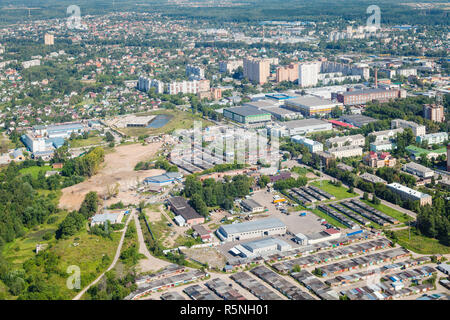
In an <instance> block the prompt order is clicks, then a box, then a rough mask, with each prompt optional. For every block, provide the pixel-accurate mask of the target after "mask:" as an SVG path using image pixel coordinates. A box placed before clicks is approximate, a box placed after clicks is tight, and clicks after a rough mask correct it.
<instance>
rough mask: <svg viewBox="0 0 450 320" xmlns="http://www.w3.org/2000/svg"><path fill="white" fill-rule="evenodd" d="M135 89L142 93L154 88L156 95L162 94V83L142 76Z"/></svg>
mask: <svg viewBox="0 0 450 320" xmlns="http://www.w3.org/2000/svg"><path fill="white" fill-rule="evenodd" d="M137 88H138V90H140V91H144V92H148V91H150V89H151V88H155V92H156V93H164V83H163V82H162V81H159V80H156V79H150V78H147V77H143V76H140V77H139V80H138V84H137Z"/></svg>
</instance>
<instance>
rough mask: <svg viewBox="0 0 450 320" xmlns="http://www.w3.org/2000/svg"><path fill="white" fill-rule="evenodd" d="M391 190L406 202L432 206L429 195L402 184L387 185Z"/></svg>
mask: <svg viewBox="0 0 450 320" xmlns="http://www.w3.org/2000/svg"><path fill="white" fill-rule="evenodd" d="M387 186H388V188H389V189H390V190H392V191H393V192H395V193H397V194H398V195H399V196H400V197H401V198H403V199H404V200H412V201H419V203H420V205H421V206H424V205H426V204H429V205H431V204H432V201H433V199H432V197H431V196H430V195H429V194H426V193H423V192H420V191H417V190H414V189H411V188H408V187H406V186H403V185H401V184H400V183H397V182H393V183H391V184H388V185H387Z"/></svg>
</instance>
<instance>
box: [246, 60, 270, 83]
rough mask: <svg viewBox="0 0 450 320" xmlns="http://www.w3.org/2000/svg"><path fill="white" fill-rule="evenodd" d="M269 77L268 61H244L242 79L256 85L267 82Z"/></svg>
mask: <svg viewBox="0 0 450 320" xmlns="http://www.w3.org/2000/svg"><path fill="white" fill-rule="evenodd" d="M269 76H270V61H269V59H256V58H247V59H244V77H245V78H247V79H248V80H250V81H253V82H256V83H258V84H264V83H266V82H267V78H268V77H269Z"/></svg>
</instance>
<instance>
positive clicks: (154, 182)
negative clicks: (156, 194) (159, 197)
mask: <svg viewBox="0 0 450 320" xmlns="http://www.w3.org/2000/svg"><path fill="white" fill-rule="evenodd" d="M181 178H183V175H182V174H181V173H179V172H166V173H163V174H160V175H157V176H152V177H147V178H145V179H144V184H146V185H151V186H166V185H170V184H172V183H174V182H176V181H180V180H181Z"/></svg>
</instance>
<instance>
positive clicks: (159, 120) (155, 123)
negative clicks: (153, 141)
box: [147, 114, 172, 129]
mask: <svg viewBox="0 0 450 320" xmlns="http://www.w3.org/2000/svg"><path fill="white" fill-rule="evenodd" d="M170 119H172V116H171V115H168V114H158V115H157V116H156V117H155V118H154V119H153V120H152V121H151V122H150V123H149V124H148V126H147V128H153V129H159V128H162V127H164V126H165V125H166V124H167V123H168V122H169V121H170Z"/></svg>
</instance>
